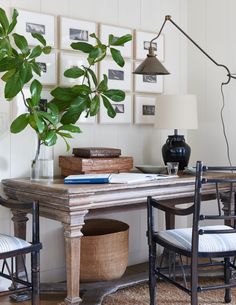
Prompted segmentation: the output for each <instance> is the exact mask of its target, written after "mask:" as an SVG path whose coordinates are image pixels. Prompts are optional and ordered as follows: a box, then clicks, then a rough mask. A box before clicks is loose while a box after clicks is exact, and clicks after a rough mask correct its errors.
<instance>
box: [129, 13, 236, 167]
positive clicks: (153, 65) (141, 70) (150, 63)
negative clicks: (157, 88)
mask: <svg viewBox="0 0 236 305" xmlns="http://www.w3.org/2000/svg"><path fill="white" fill-rule="evenodd" d="M167 21H169V22H171V23H172V24H173V25H174V26H175V27H176V28H177V29H178V30H179V31H180V32H181V33H182V34H183V35H184V36H185V37H186V38H187V39H188V40H190V41H191V42H192V44H194V45H195V46H196V47H197V48H198V49H199V50H200V51H201V52H202V53H203V54H204V55H205V56H206V57H207V58H208V59H210V61H211V62H213V63H214V64H215V65H216V66H218V67H222V68H224V69H225V70H226V76H227V80H226V81H225V82H222V83H221V93H222V99H223V105H222V108H221V111H220V113H221V121H222V127H223V134H224V137H225V141H226V147H227V157H228V161H229V164H230V165H231V160H230V153H229V145H228V140H227V136H226V131H225V124H224V120H223V109H224V104H225V103H224V94H223V90H222V86H223V85H227V84H229V82H230V80H231V79H236V76H235V74H232V73H231V72H230V70H229V68H228V67H227V66H225V65H223V64H220V63H218V62H217V61H215V60H214V59H213V58H212V57H211V56H210V55H209V54H208V53H207V52H206V51H204V50H203V49H202V48H201V47H200V46H199V45H198V44H197V43H196V42H195V41H194V40H193V39H192V38H191V37H190V36H189V35H188V34H187V33H185V32H184V31H183V30H182V29H181V28H180V27H179V26H178V25H177V24H176V23H175V22H174V21H173V20H172V19H171V16H170V15H167V16H165V20H164V22H163V24H162V26H161V29H160V31H159V33H158V34H157V36H156V37H154V38H153V39H152V40H151V41H150V47H149V52H148V54H147V58H146V59H145V60H144V61H143V62H142V63H141V64H140V65H139V66H138V67H137V68H136V70H135V71H134V74H143V75H167V74H170V73H169V72H168V71H167V69H166V68H165V67H164V66H163V65H162V63H161V62H160V61H159V60H158V59H157V57H156V54H155V52H154V48H153V46H152V42H153V41H154V40H156V39H158V37H159V36H160V35H161V33H162V30H163V28H164V26H165V24H166V22H167ZM175 133H176V131H175Z"/></svg>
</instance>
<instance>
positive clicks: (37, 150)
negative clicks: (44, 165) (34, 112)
mask: <svg viewBox="0 0 236 305" xmlns="http://www.w3.org/2000/svg"><path fill="white" fill-rule="evenodd" d="M37 142H38V143H37V149H36V153H35V157H34V160H33V162H32V167H34V165H35V163H36V161H37V160H38V158H39V154H40V148H41V145H42V142H41V140H40V139H39V137H38V141H37Z"/></svg>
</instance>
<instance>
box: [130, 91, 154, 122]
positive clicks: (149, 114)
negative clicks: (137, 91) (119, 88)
mask: <svg viewBox="0 0 236 305" xmlns="http://www.w3.org/2000/svg"><path fill="white" fill-rule="evenodd" d="M156 111H157V110H156V98H155V96H144V95H136V96H135V101H134V123H135V124H154V122H155V114H156Z"/></svg>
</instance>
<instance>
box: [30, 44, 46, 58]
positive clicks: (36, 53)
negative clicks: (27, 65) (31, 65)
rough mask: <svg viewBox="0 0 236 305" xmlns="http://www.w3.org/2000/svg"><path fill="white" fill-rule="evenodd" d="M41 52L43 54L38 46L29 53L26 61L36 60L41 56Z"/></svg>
mask: <svg viewBox="0 0 236 305" xmlns="http://www.w3.org/2000/svg"><path fill="white" fill-rule="evenodd" d="M42 52H43V50H42V48H41V47H40V46H36V47H34V48H33V50H32V51H31V53H30V56H29V57H28V59H33V58H36V57H38V56H40V55H41V54H42Z"/></svg>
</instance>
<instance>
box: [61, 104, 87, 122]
mask: <svg viewBox="0 0 236 305" xmlns="http://www.w3.org/2000/svg"><path fill="white" fill-rule="evenodd" d="M82 112H83V110H79V107H73V108H70V109H69V110H68V111H67V112H65V113H64V114H63V116H62V118H61V123H62V124H75V123H76V122H77V121H78V119H79V117H80V115H81V113H82Z"/></svg>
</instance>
